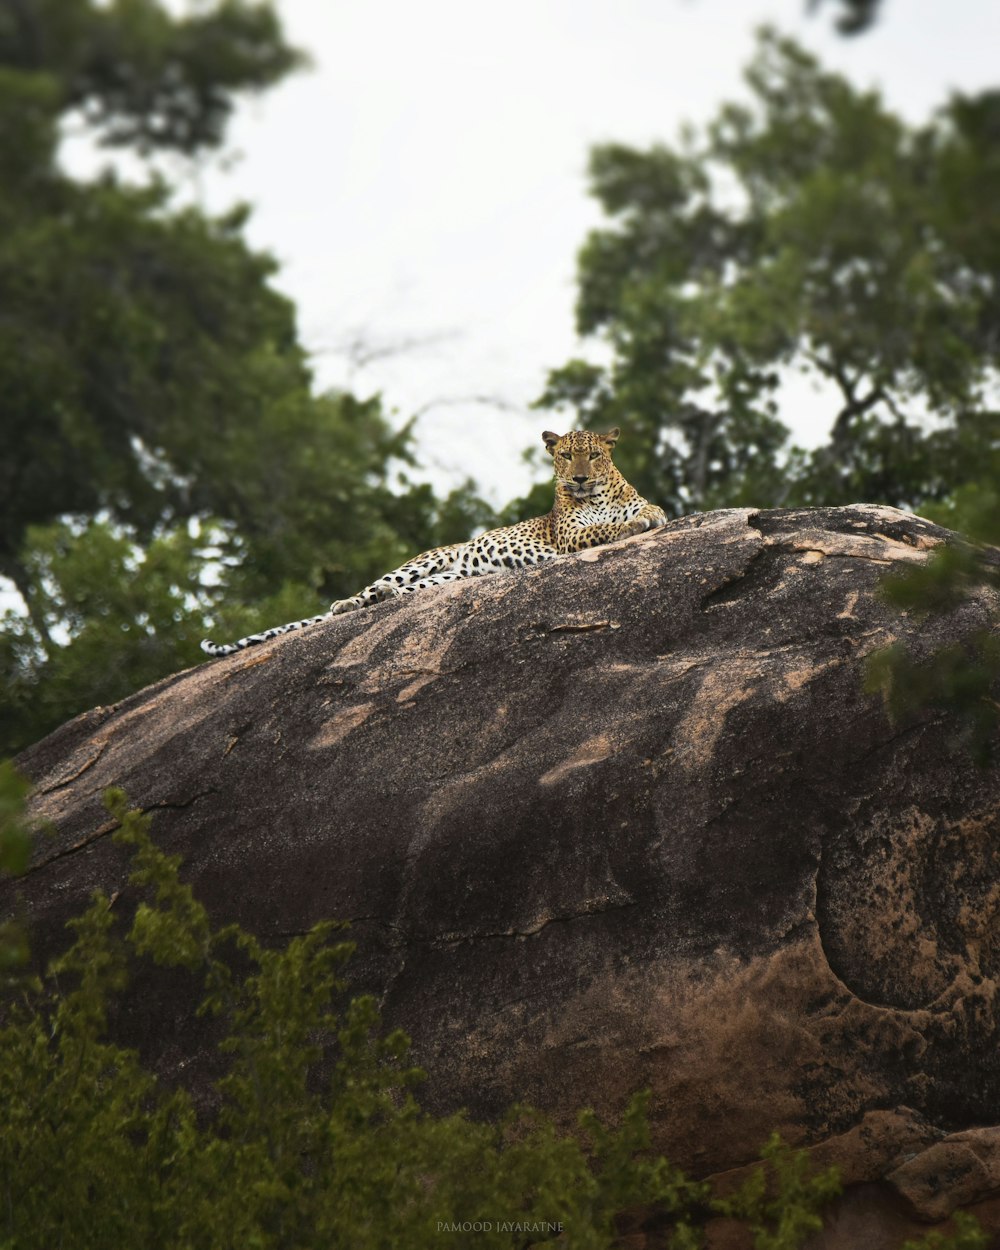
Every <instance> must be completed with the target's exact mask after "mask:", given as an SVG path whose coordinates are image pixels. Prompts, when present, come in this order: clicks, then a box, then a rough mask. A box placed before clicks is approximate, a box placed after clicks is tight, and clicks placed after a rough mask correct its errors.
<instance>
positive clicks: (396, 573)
mask: <svg viewBox="0 0 1000 1250" xmlns="http://www.w3.org/2000/svg"><path fill="white" fill-rule="evenodd" d="M466 545H467V544H465V543H457V544H456V545H454V546H452V547H435V548H434V549H433V550H432V551H425V552H422V553H421V554H420V555H419V556H414V558H413V559H412V560H407V562H406V563H405V564H401V565H400V566H399V568H398V569H393V570H392V572H391V573H386V574H385V576H384V577H380V578H379V579H378V580H377V581H374V582H372V584H371V585H370V586H366V587H365V588H364V590H361V591H359V592H358V593H357V594H356V595H352V596H351V597H350V599H337V600H335V601H334V602H333V603H331V604H330V612H331V613H332V614H333V615H334V616H337V615H339V614H340V613H342V612H353V611H355V610H356V609H357V608H366V607H368V606H369V604H372V603H380V602H381V601H382V600H383V599H393V598H395V596H396V595H402V594H405V593H406V592H407V591H410V590H419V589H421V583H422V582H423V580H424V579H425V578H427V577H433V576H435V575H436V574H443V573H451V572H452V570H453V569H454V567H455V565H456V563H457V562H458V561H459V560H460V559H461V555H462V551H463V549H464V548H465V546H466ZM456 576H462V574H457V575H456ZM444 580H446V581H451V580H453V579H452V578H450V577H448V578H445V579H444ZM430 584H432V585H436V584H437V583H430Z"/></svg>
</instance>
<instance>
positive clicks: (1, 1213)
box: [0, 768, 986, 1250]
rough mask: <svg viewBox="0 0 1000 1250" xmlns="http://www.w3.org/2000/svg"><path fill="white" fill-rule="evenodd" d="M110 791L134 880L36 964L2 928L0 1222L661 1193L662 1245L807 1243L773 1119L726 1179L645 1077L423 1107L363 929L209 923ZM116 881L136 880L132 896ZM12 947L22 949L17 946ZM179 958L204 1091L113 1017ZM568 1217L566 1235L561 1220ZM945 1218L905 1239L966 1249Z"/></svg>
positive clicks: (515, 1211) (611, 1206)
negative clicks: (163, 1073) (746, 1164)
mask: <svg viewBox="0 0 1000 1250" xmlns="http://www.w3.org/2000/svg"><path fill="white" fill-rule="evenodd" d="M26 789H27V788H26V786H25V784H24V782H23V781H22V780H20V779H19V778H18V777H17V776H16V774H14V773H13V772H12V771H11V770H10V769H9V768H8V769H6V770H0V860H2V863H0V871H3V870H5V869H7V870H14V871H20V870H21V869H22V868H23V859H22V857H21V854H20V851H19V852H18V853H17V855H16V857H15V859H14V860H11V859H8V858H4V856H3V852H4V848H7V847H9V846H11V845H13V844H14V843H17V844H19V845H20V844H21V842H22V841H23V838H24V837H25V836H29V835H26V833H25V830H26V817H25V813H24V801H25V795H26ZM105 802H106V805H107V806H108V808H109V810H110V812H111V814H112V816H113V817H114V819H115V820H116V821H117V823H118V831H117V832H116V833H115V834H114V835H113V836H114V839H115V841H116V842H118V843H119V844H120V845H122V846H123V847H125V848H127V849H128V851H129V852H130V854H131V857H132V871H131V877H130V881H131V887H132V888H131V892H130V894H129V895H127V896H123V897H121V898H119V897H117V896H116V899H115V905H114V906H112V901H111V900H110V899H109V898H108V897H107V896H106V895H105V894H103V893H101V892H100V891H98V892H97V893H95V894H94V896H93V899H92V902H91V904H90V906H89V907H88V908H87V909H86V911H84V912H83V914H82V915H80V916H79V917H77V918H76V919H74V920H72V921H71V922H70V924H69V929H70V931H71V933H72V942H71V944H70V945H69V947H68V948H67V949H66V950H65V951H64V952H63V953H61V954H59V955H58V956H56V957H55V958H54V959H53V960H52V961H51V962H50V964H49V965H48V968H47V969H46V971H45V973H44V975H39V974H37V973H35V972H34V971H32V969H31V966H30V964H29V961H28V954H27V950H26V948H25V945H24V941H23V933H22V934H21V936H20V941H19V943H18V944H16V945H15V944H13V943H10V942H7V941H6V937H7V932H8V931H9V930H11V929H12V926H8V927H7V930H5V931H4V934H3V938H4V941H2V942H0V954H3V955H5V956H9V958H7V960H6V962H5V964H4V965H3V967H2V969H0V971H2V972H3V974H4V977H3V979H2V980H0V1107H2V1108H3V1129H4V1131H3V1132H2V1133H0V1194H2V1197H3V1202H2V1203H0V1245H3V1246H5V1247H10V1248H11V1250H34V1248H35V1247H38V1250H43V1248H44V1250H49V1247H51V1246H53V1245H63V1246H72V1247H74V1250H86V1248H87V1247H94V1248H95V1250H97V1248H98V1247H100V1248H101V1250H103V1247H105V1246H108V1245H115V1246H118V1247H121V1250H130V1248H131V1247H136V1250H139V1248H140V1247H141V1250H158V1248H162V1250H169V1248H170V1247H178V1248H179V1247H185V1250H188V1248H191V1250H198V1248H199V1247H202V1248H204V1250H225V1248H228V1247H236V1246H240V1247H242V1246H256V1247H259V1248H260V1250H280V1248H281V1247H289V1248H292V1247H294V1250H310V1248H311V1247H315V1248H316V1250H327V1248H328V1247H329V1246H333V1245H337V1246H340V1245H344V1246H348V1245H349V1246H352V1247H355V1248H356V1250H376V1248H381V1247H384V1248H385V1250H391V1248H394V1247H396V1246H402V1245H405V1246H407V1247H413V1248H414V1250H419V1248H420V1247H428V1248H430V1247H434V1246H439V1245H440V1244H441V1238H442V1236H445V1235H446V1236H447V1237H448V1241H449V1244H450V1245H454V1246H457V1247H466V1246H470V1247H471V1246H477V1247H478V1246H485V1247H496V1248H498V1250H499V1248H500V1247H511V1248H514V1247H519V1248H522V1247H525V1246H528V1245H537V1246H553V1247H555V1246H558V1245H563V1244H571V1245H573V1246H574V1247H578V1248H580V1250H604V1248H605V1247H611V1246H612V1245H614V1244H618V1241H617V1233H616V1229H617V1227H618V1217H619V1216H620V1215H621V1214H622V1213H623V1212H626V1211H628V1210H629V1209H633V1210H635V1209H644V1210H645V1209H649V1210H654V1211H656V1212H657V1213H658V1214H657V1219H658V1220H659V1221H660V1224H661V1226H662V1223H663V1221H664V1219H666V1221H667V1222H668V1227H669V1234H668V1237H669V1245H670V1246H671V1250H701V1248H702V1247H703V1245H704V1230H705V1226H706V1223H707V1222H708V1221H710V1220H711V1219H713V1218H715V1217H717V1216H726V1217H728V1218H730V1219H735V1220H739V1221H741V1222H742V1223H744V1224H745V1225H746V1227H747V1230H748V1232H749V1234H750V1238H751V1240H752V1244H753V1247H754V1250H798V1248H799V1247H801V1246H802V1245H803V1243H804V1241H805V1240H806V1239H807V1238H808V1237H810V1236H811V1235H812V1234H813V1233H814V1232H815V1231H817V1230H818V1229H819V1227H820V1226H821V1223H822V1221H821V1212H822V1210H823V1208H824V1207H825V1206H826V1205H827V1204H828V1203H829V1202H830V1201H831V1200H832V1199H833V1198H834V1197H835V1196H836V1195H837V1193H838V1192H839V1185H838V1181H837V1175H836V1171H835V1170H834V1169H827V1170H825V1171H822V1172H814V1171H812V1170H811V1169H810V1167H809V1164H808V1159H807V1156H806V1154H805V1153H804V1152H801V1151H793V1150H791V1149H790V1148H789V1147H788V1146H787V1145H785V1144H784V1143H783V1142H782V1141H781V1140H780V1138H778V1137H777V1136H773V1137H772V1138H771V1140H770V1141H769V1142H768V1144H767V1145H766V1146H765V1148H764V1150H763V1160H764V1162H763V1164H762V1165H761V1166H759V1167H757V1168H755V1169H752V1170H751V1172H750V1173H749V1175H748V1177H747V1179H746V1180H745V1181H744V1182H743V1184H742V1185H741V1186H740V1187H739V1189H737V1190H736V1191H735V1192H734V1193H732V1194H730V1196H729V1197H728V1198H725V1199H720V1198H717V1197H714V1196H713V1195H712V1193H711V1191H710V1189H709V1187H708V1186H707V1185H705V1184H703V1183H700V1182H694V1181H691V1180H689V1179H688V1178H687V1177H685V1176H684V1175H683V1173H681V1172H680V1171H678V1170H677V1169H676V1168H674V1167H672V1166H671V1165H670V1164H669V1163H668V1162H667V1161H666V1160H664V1159H663V1158H661V1157H658V1156H656V1155H655V1154H654V1153H652V1151H651V1149H650V1137H649V1129H648V1125H647V1121H646V1105H647V1102H648V1095H646V1094H640V1095H636V1096H635V1097H634V1098H633V1099H631V1101H630V1103H629V1105H628V1107H627V1109H626V1110H625V1111H624V1113H623V1115H622V1118H621V1122H620V1125H619V1127H618V1128H617V1129H614V1130H612V1129H609V1128H607V1127H605V1126H604V1125H603V1124H602V1123H601V1122H600V1121H599V1120H598V1119H597V1117H596V1116H595V1115H594V1114H593V1113H592V1112H590V1111H584V1112H581V1113H580V1115H579V1117H578V1120H577V1130H576V1132H574V1133H572V1134H569V1135H566V1134H563V1133H561V1132H559V1131H557V1130H556V1128H555V1127H554V1126H553V1124H552V1123H551V1122H550V1121H549V1120H548V1119H547V1118H546V1117H545V1116H543V1115H541V1114H539V1113H538V1112H536V1111H533V1110H532V1109H530V1108H528V1107H524V1106H515V1107H512V1108H511V1109H510V1111H509V1112H508V1114H507V1115H506V1116H504V1117H502V1119H501V1120H500V1121H499V1122H497V1123H495V1124H485V1123H478V1122H475V1121H472V1120H470V1119H469V1118H468V1117H467V1116H466V1115H465V1114H464V1113H459V1114H455V1115H450V1116H444V1117H438V1116H434V1115H431V1114H430V1113H428V1112H426V1111H424V1110H423V1109H422V1108H421V1107H420V1104H419V1100H418V1096H417V1089H418V1087H419V1085H420V1082H421V1081H422V1080H423V1076H424V1074H423V1073H422V1072H421V1071H420V1070H418V1069H417V1068H415V1067H413V1065H412V1063H411V1062H410V1057H409V1042H408V1039H407V1038H406V1037H405V1035H404V1034H403V1033H401V1032H400V1031H398V1030H396V1031H393V1032H390V1033H386V1032H385V1031H384V1030H383V1029H382V1027H381V1022H380V1020H379V1015H378V1012H377V1010H376V1007H375V1004H374V1001H373V1000H372V999H371V998H370V997H367V996H359V997H358V996H356V997H353V998H352V997H350V996H349V995H348V994H347V992H346V991H347V982H346V980H345V976H344V973H345V967H346V965H347V962H348V960H349V958H350V955H351V952H352V951H353V949H354V948H353V943H351V942H350V941H346V940H344V939H343V926H342V925H338V924H335V923H330V922H324V923H320V924H317V925H315V926H313V928H312V929H310V930H309V932H308V933H305V934H302V935H300V936H297V937H294V938H292V939H291V940H289V941H288V942H287V944H286V945H284V946H276V947H268V946H264V945H263V944H262V943H261V942H259V941H258V940H257V939H256V938H255V937H253V936H252V935H251V934H250V933H248V932H246V931H245V930H244V929H242V928H241V927H240V926H238V925H232V924H231V925H225V926H222V927H218V926H216V925H214V924H213V923H212V920H211V918H210V917H209V915H208V913H207V912H206V910H205V908H204V907H203V906H202V905H201V904H200V903H199V902H198V900H197V899H196V898H195V896H194V894H193V892H192V890H191V888H190V886H188V885H186V884H185V883H184V882H183V881H182V879H181V876H180V861H179V859H178V858H177V857H174V856H168V855H165V854H164V853H163V852H162V851H161V850H160V849H159V848H158V847H157V846H156V844H155V843H154V842H153V841H152V839H151V837H150V834H149V826H150V820H151V818H150V816H149V815H148V814H143V813H142V812H139V811H136V810H129V808H128V805H127V803H126V800H125V797H124V795H123V794H122V793H121V792H120V791H109V792H108V793H107V794H106V796H105ZM126 898H130V899H131V901H130V902H127V901H126ZM15 954H16V955H17V958H15V957H14V956H15ZM163 970H173V971H172V972H169V973H168V975H170V976H171V977H172V978H173V983H174V988H175V990H176V988H177V980H176V979H177V977H179V976H186V977H189V978H191V982H192V984H191V992H192V995H194V994H198V993H200V995H201V1008H200V1012H201V1014H203V1015H207V1016H210V1017H214V1018H215V1019H216V1020H217V1021H218V1024H219V1029H218V1034H219V1037H220V1041H219V1051H220V1055H221V1056H222V1064H221V1068H222V1074H221V1075H220V1076H219V1077H218V1078H217V1080H216V1081H215V1083H214V1087H213V1089H212V1092H211V1097H209V1098H207V1099H206V1097H205V1090H204V1089H202V1090H201V1091H200V1093H197V1094H196V1092H195V1090H193V1089H192V1088H190V1087H189V1086H188V1084H187V1083H186V1081H185V1076H184V1070H183V1069H182V1070H181V1072H180V1073H179V1074H178V1076H177V1079H176V1080H175V1081H174V1082H173V1083H172V1084H170V1085H167V1084H166V1083H164V1082H162V1081H160V1080H159V1079H158V1078H157V1077H156V1076H154V1075H153V1074H152V1073H151V1072H150V1071H149V1070H148V1069H147V1068H146V1067H144V1065H143V1063H142V1061H141V1059H140V1057H139V1055H138V1054H137V1053H136V1052H135V1051H133V1050H129V1049H127V1048H124V1047H122V1046H121V1045H120V1044H119V1043H118V1042H116V1041H115V1040H114V1038H113V1036H112V1034H113V1028H111V1027H109V1022H110V1021H112V1020H113V1019H114V1018H115V1017H116V1015H120V1010H121V1009H120V1003H121V1000H122V995H123V994H125V993H126V992H127V989H128V986H129V984H130V983H134V982H141V983H142V984H143V985H144V986H145V987H147V988H149V987H151V986H152V985H153V983H154V982H155V980H156V978H157V977H159V976H161V975H163ZM567 1239H568V1240H567ZM985 1244H986V1239H985V1237H984V1234H982V1233H981V1231H980V1230H979V1229H978V1225H977V1224H976V1222H975V1221H974V1220H972V1219H970V1218H969V1217H967V1216H965V1215H962V1214H959V1216H957V1217H956V1221H955V1233H954V1234H953V1235H944V1234H941V1233H940V1232H934V1233H932V1234H931V1235H930V1237H929V1238H927V1239H926V1240H922V1241H920V1242H918V1243H914V1245H913V1248H912V1250H932V1247H933V1250H977V1247H980V1246H984V1245H985Z"/></svg>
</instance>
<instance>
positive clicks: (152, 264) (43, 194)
mask: <svg viewBox="0 0 1000 1250" xmlns="http://www.w3.org/2000/svg"><path fill="white" fill-rule="evenodd" d="M302 60H303V58H302V56H301V55H300V54H299V53H298V52H296V51H295V50H294V49H292V48H290V47H289V46H288V45H287V44H286V42H285V41H284V38H283V35H282V33H281V28H280V25H279V23H278V20H277V17H276V15H275V13H274V10H273V8H272V6H271V5H270V4H269V3H249V2H246V0H217V2H216V3H210V4H206V5H203V6H201V7H199V8H198V9H197V11H195V12H194V13H193V14H192V15H190V16H187V17H180V16H177V15H176V14H175V13H174V12H173V11H172V10H170V9H169V8H168V7H167V6H166V5H164V4H161V3H158V2H157V0H115V2H112V3H109V4H98V3H96V0H0V309H2V314H0V432H2V438H3V455H2V457H0V576H2V577H7V578H9V579H10V580H11V581H12V582H13V583H14V584H15V586H16V587H17V589H18V590H19V591H20V593H21V596H22V598H23V600H24V602H25V604H26V605H27V610H28V617H27V619H24V618H22V617H21V616H20V615H19V614H18V613H15V612H10V613H8V614H7V616H6V617H5V618H4V620H3V622H2V626H0V629H2V633H0V662H2V680H3V684H4V693H5V698H4V700H3V712H2V713H0V753H4V752H10V751H15V750H17V749H19V748H20V747H23V746H24V745H26V744H27V743H28V742H30V741H32V740H34V739H35V738H37V737H38V736H39V735H41V734H43V733H45V732H46V731H47V730H49V729H51V728H53V727H54V726H55V725H57V724H59V723H60V721H62V720H64V719H65V718H66V717H68V716H70V715H72V714H73V713H75V712H78V711H81V710H83V709H84V708H86V707H88V706H90V705H92V704H93V703H95V702H103V703H106V702H111V701H114V700H116V699H119V698H121V697H122V696H123V695H125V694H127V693H129V692H130V691H131V690H132V689H135V688H136V686H137V685H142V684H145V683H147V682H149V681H152V680H154V679H156V678H158V677H161V676H163V675H165V674H166V673H169V672H171V671H173V670H175V669H176V668H178V667H180V666H182V665H184V664H190V663H193V662H195V661H196V660H197V659H198V658H200V653H199V652H198V649H197V641H198V639H199V638H200V637H202V636H204V634H205V633H206V632H208V629H209V627H211V628H212V630H213V631H214V630H218V631H220V632H222V633H225V634H229V633H230V632H233V633H235V634H237V635H239V634H242V633H247V632H251V631H253V630H255V629H260V628H262V627H265V626H267V625H271V624H274V623H276V622H277V621H279V620H284V619H294V618H298V617H303V616H308V615H313V614H315V613H318V612H321V611H323V610H324V609H325V607H326V606H327V605H328V604H329V602H330V600H331V599H333V598H339V597H342V596H344V595H347V594H352V593H354V591H356V590H357V588H358V587H359V586H360V585H363V584H364V583H365V582H366V581H368V580H370V578H371V576H373V575H374V574H375V573H377V572H379V571H381V570H383V569H384V568H385V567H391V565H393V564H395V563H398V562H399V561H400V560H401V559H403V558H404V557H405V556H406V555H407V554H409V553H412V552H413V551H414V550H415V549H419V548H420V547H422V546H433V545H435V543H436V542H437V541H438V539H439V536H440V534H441V529H442V526H445V525H448V526H451V525H458V526H472V525H474V524H476V523H477V521H478V519H479V517H480V516H481V515H482V514H483V513H484V510H485V509H484V505H482V504H480V503H479V501H477V500H476V499H475V498H474V496H473V495H472V493H471V491H470V490H469V489H467V488H466V489H462V490H459V491H456V492H455V493H454V494H453V495H452V496H451V497H450V498H449V499H448V500H445V501H439V500H437V499H436V498H435V497H434V495H433V493H432V492H430V490H429V489H428V488H427V487H426V486H419V485H414V484H412V483H410V482H408V481H406V480H405V478H403V477H402V476H401V474H400V471H399V470H400V468H402V469H403V470H404V471H405V469H406V466H407V465H408V464H412V462H413V453H412V439H411V431H410V428H409V427H407V428H404V429H403V430H394V429H393V428H392V426H391V424H390V422H389V421H388V420H387V418H386V416H385V414H384V413H383V411H382V408H381V405H380V402H379V400H378V399H377V398H371V399H367V400H361V399H358V398H356V397H354V396H352V395H349V394H340V393H338V394H329V395H322V396H317V395H316V394H315V393H314V391H313V385H312V376H311V373H310V370H309V367H308V362H307V360H306V356H305V353H304V351H303V349H302V347H301V346H300V345H299V342H298V339H297V333H296V325H295V311H294V308H293V307H292V305H291V303H290V302H289V300H288V299H286V298H285V297H284V296H283V295H281V294H280V293H279V292H278V291H277V290H275V288H274V286H273V285H272V282H273V279H274V277H275V273H276V265H275V262H274V261H273V260H272V259H271V258H270V257H269V256H267V255H263V254H260V253H257V252H254V251H253V250H252V249H250V248H249V247H248V245H247V243H246V240H245V238H244V233H243V231H244V225H245V222H246V219H247V214H248V210H247V209H246V208H245V207H238V208H235V209H233V210H232V211H230V212H228V213H225V214H223V215H222V216H219V217H210V216H207V215H206V214H204V213H202V212H200V211H198V210H197V209H195V208H191V207H186V208H185V207H180V206H178V205H177V203H176V202H175V197H174V195H173V193H172V190H171V188H170V186H169V185H168V184H167V182H166V181H165V180H164V179H163V177H162V176H160V175H158V174H156V173H155V172H154V166H153V165H150V166H149V167H148V170H149V172H148V176H147V177H146V178H145V180H144V181H143V182H142V183H141V184H134V183H126V182H123V181H122V180H121V179H120V178H119V177H118V176H116V175H115V174H114V173H113V172H111V171H110V170H108V171H105V172H104V173H102V174H101V175H99V176H97V177H96V178H94V179H93V180H91V181H83V182H82V181H76V180H73V179H71V178H69V177H68V176H67V175H66V174H65V172H64V171H63V170H62V169H61V167H60V164H59V159H58V155H59V138H60V134H61V128H62V127H63V126H64V124H65V122H66V120H67V118H72V119H73V120H74V124H78V125H79V124H82V125H84V126H85V127H86V128H87V130H88V132H89V133H90V134H91V135H92V136H93V138H94V139H95V140H96V141H98V142H99V143H101V144H104V145H105V146H109V147H123V148H128V149H129V150H131V151H132V152H134V153H135V152H137V153H139V154H140V155H144V156H155V155H156V154H157V153H158V152H162V151H172V152H179V153H181V154H183V155H184V156H186V157H190V158H192V159H194V158H198V157H199V156H200V155H201V154H202V153H204V152H206V151H209V150H211V149H213V148H217V147H218V146H219V145H220V144H221V143H222V141H223V138H224V130H225V123H226V121H227V119H228V117H229V115H230V113H231V111H232V109H233V107H234V104H235V102H236V100H237V99H238V98H239V97H240V95H241V94H243V93H245V92H248V91H256V90H260V89H263V88H265V87H268V86H269V85H271V84H273V83H274V82H276V81H278V80H280V78H281V77H282V76H283V75H285V74H286V73H288V72H289V71H290V70H292V69H294V68H295V67H296V66H298V65H299V64H301V62H302ZM455 536H456V533H455V531H454V530H452V531H451V532H450V533H449V534H448V537H449V538H452V539H453V538H454V537H455ZM272 613H273V614H274V615H272Z"/></svg>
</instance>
